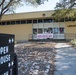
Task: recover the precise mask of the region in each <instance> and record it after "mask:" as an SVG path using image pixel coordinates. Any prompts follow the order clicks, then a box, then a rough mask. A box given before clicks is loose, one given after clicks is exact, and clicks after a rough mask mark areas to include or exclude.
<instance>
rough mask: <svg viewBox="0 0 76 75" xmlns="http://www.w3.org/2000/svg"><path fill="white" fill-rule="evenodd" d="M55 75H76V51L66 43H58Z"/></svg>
mask: <svg viewBox="0 0 76 75" xmlns="http://www.w3.org/2000/svg"><path fill="white" fill-rule="evenodd" d="M55 48H56V52H57V54H56V57H55V58H56V62H55V73H54V75H76V49H74V48H73V47H71V46H70V45H67V44H66V43H57V44H56V45H55Z"/></svg>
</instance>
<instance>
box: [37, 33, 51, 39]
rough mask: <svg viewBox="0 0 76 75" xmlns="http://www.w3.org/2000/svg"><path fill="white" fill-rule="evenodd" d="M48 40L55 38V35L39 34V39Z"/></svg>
mask: <svg viewBox="0 0 76 75" xmlns="http://www.w3.org/2000/svg"><path fill="white" fill-rule="evenodd" d="M47 38H53V34H52V33H51V34H49V33H47V34H37V39H47Z"/></svg>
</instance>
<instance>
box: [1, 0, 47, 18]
mask: <svg viewBox="0 0 76 75" xmlns="http://www.w3.org/2000/svg"><path fill="white" fill-rule="evenodd" d="M44 1H48V0H0V19H1V18H2V16H3V15H4V14H5V13H6V12H14V10H15V9H16V7H18V6H21V5H22V4H23V3H25V4H31V5H40V4H43V3H44Z"/></svg>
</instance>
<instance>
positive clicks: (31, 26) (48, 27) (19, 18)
mask: <svg viewBox="0 0 76 75" xmlns="http://www.w3.org/2000/svg"><path fill="white" fill-rule="evenodd" d="M53 13H54V11H53V10H51V11H40V12H28V13H17V14H9V15H8V14H7V15H4V16H3V18H2V20H1V22H0V33H8V34H14V35H15V40H16V41H26V40H29V39H33V40H37V39H48V38H49V39H66V38H67V39H70V38H71V39H73V38H75V35H74V36H72V37H69V36H67V37H66V36H65V34H76V22H75V20H74V19H69V18H67V19H61V20H60V21H58V20H55V19H54V18H52V17H51V15H52V14H53Z"/></svg>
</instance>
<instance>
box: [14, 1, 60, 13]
mask: <svg viewBox="0 0 76 75" xmlns="http://www.w3.org/2000/svg"><path fill="white" fill-rule="evenodd" d="M57 2H59V0H48V2H47V1H45V3H44V4H42V5H39V6H37V7H35V6H30V5H28V6H26V5H24V6H21V7H19V8H17V9H16V11H15V12H16V13H22V12H36V11H47V10H54V7H55V6H56V3H57Z"/></svg>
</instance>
